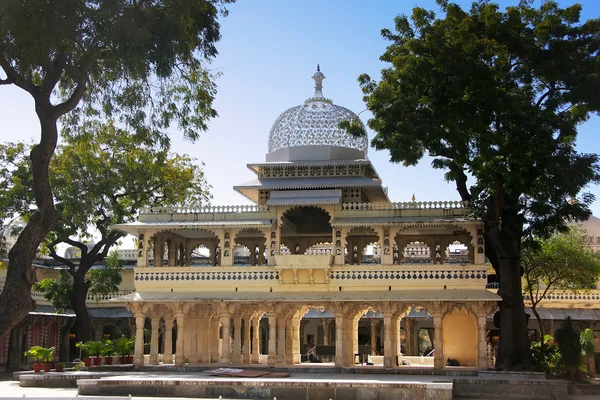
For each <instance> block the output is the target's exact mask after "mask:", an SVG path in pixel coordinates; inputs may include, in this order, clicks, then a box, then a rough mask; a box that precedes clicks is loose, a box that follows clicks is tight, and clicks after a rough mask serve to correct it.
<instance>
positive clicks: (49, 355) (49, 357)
mask: <svg viewBox="0 0 600 400" xmlns="http://www.w3.org/2000/svg"><path fill="white" fill-rule="evenodd" d="M38 354H39V357H40V361H41V362H42V363H43V366H44V372H50V370H51V369H52V361H54V347H42V346H40V348H39V349H38Z"/></svg>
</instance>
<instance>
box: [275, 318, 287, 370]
mask: <svg viewBox="0 0 600 400" xmlns="http://www.w3.org/2000/svg"><path fill="white" fill-rule="evenodd" d="M285 322H286V321H285V317H284V316H282V315H280V316H279V318H277V364H279V365H285V348H286V341H285V332H286V325H287V324H286V323H285Z"/></svg>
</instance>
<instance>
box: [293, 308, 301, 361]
mask: <svg viewBox="0 0 600 400" xmlns="http://www.w3.org/2000/svg"><path fill="white" fill-rule="evenodd" d="M300 320H301V319H300V318H293V319H292V338H291V340H292V365H294V364H300V363H301V362H302V357H301V354H300Z"/></svg>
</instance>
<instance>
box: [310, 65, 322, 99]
mask: <svg viewBox="0 0 600 400" xmlns="http://www.w3.org/2000/svg"><path fill="white" fill-rule="evenodd" d="M312 78H313V79H314V80H315V94H314V95H313V98H317V99H322V98H323V91H322V89H323V79H325V75H324V74H323V73H322V72H321V67H320V65H319V64H317V72H315V74H314V75H313V76H312Z"/></svg>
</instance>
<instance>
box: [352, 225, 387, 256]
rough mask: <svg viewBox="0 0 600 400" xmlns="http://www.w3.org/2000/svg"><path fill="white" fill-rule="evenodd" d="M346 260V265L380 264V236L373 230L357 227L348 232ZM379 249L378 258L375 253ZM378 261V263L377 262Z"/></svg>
mask: <svg viewBox="0 0 600 400" xmlns="http://www.w3.org/2000/svg"><path fill="white" fill-rule="evenodd" d="M346 244H347V246H346V260H345V264H350V265H359V264H365V263H367V264H380V263H381V251H380V250H381V245H380V243H379V235H378V234H377V233H376V232H375V230H374V229H373V228H369V227H356V228H353V229H352V230H350V232H348V236H346ZM375 249H377V250H376V251H377V253H378V256H375V254H374V252H375ZM377 260H378V262H377Z"/></svg>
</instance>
